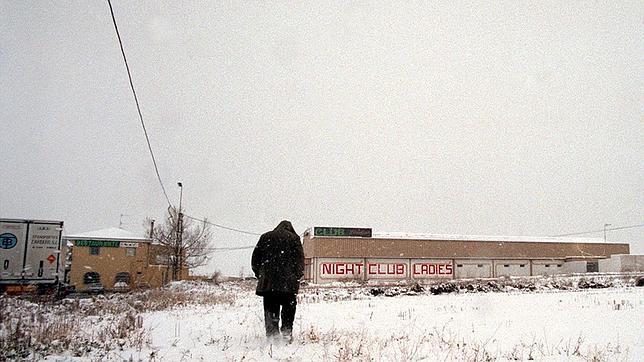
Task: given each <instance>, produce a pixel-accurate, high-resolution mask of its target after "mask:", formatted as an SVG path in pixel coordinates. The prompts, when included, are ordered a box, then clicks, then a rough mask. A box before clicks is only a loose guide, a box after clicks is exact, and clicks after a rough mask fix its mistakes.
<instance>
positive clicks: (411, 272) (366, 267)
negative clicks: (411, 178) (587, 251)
mask: <svg viewBox="0 0 644 362" xmlns="http://www.w3.org/2000/svg"><path fill="white" fill-rule="evenodd" d="M309 260H310V269H309V270H310V272H308V271H307V275H310V277H309V278H308V279H309V280H312V281H313V282H315V283H328V282H334V281H352V280H353V281H380V282H389V281H393V282H395V281H403V280H418V281H429V280H441V279H442V280H450V279H478V278H496V277H503V276H513V277H520V276H531V275H533V276H536V275H555V274H566V273H586V272H587V270H588V263H589V262H590V263H595V262H599V271H600V272H627V271H637V270H639V271H642V270H644V267H643V266H644V255H618V256H613V258H611V259H599V260H597V259H587V260H575V259H573V260H568V261H566V260H564V259H534V260H531V259H438V258H437V259H429V258H427V259H422V258H418V259H409V258H408V259H403V258H311V259H309Z"/></svg>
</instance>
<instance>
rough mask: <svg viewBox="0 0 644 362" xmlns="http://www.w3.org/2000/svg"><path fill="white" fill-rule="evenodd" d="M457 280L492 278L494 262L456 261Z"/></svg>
mask: <svg viewBox="0 0 644 362" xmlns="http://www.w3.org/2000/svg"><path fill="white" fill-rule="evenodd" d="M455 262H456V268H455V269H454V270H455V273H456V274H455V275H456V279H469V278H492V276H493V274H492V269H493V266H492V264H493V263H492V260H459V259H456V261H455Z"/></svg>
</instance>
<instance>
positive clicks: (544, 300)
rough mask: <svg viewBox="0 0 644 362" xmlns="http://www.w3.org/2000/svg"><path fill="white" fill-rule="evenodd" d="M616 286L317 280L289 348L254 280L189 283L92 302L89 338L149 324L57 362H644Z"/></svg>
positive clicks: (631, 315) (624, 292)
mask: <svg viewBox="0 0 644 362" xmlns="http://www.w3.org/2000/svg"><path fill="white" fill-rule="evenodd" d="M613 285H617V286H613V287H610V288H603V289H578V288H572V289H571V290H556V289H550V288H539V289H537V290H536V291H533V292H529V291H525V290H519V289H515V287H509V286H505V287H503V290H504V292H489V293H485V292H459V293H449V294H440V295H433V294H431V292H430V291H429V288H426V289H425V291H417V292H410V291H408V290H407V292H408V293H404V292H405V290H404V289H403V290H402V291H403V293H398V292H400V291H401V290H400V289H384V290H385V291H386V292H387V293H385V294H388V295H392V294H397V295H395V296H386V295H385V294H379V293H372V291H373V292H376V291H377V290H373V289H372V288H371V287H357V288H346V287H344V286H336V287H330V288H322V287H315V286H314V287H309V288H306V289H304V290H303V291H302V293H301V294H300V298H299V299H300V300H299V304H298V310H297V316H296V322H295V326H294V336H295V340H294V342H293V343H292V344H286V343H284V342H281V341H280V342H269V341H267V340H266V338H265V336H264V331H263V310H262V303H261V298H260V297H257V296H255V295H254V293H253V290H252V284H250V283H224V284H221V285H218V286H213V285H208V284H193V283H180V284H176V285H174V286H172V287H171V288H170V290H169V292H171V293H173V296H172V298H170V299H169V300H171V308H167V307H166V306H165V305H163V303H157V304H155V301H160V300H162V299H164V298H166V297H164V296H162V295H161V294H158V295H148V296H146V297H145V298H143V299H142V300H141V301H132V300H131V299H127V298H133V297H132V296H130V297H125V296H123V297H119V296H116V297H108V298H104V299H97V300H95V301H90V300H87V301H83V302H82V303H81V304H82V305H84V306H85V308H91V307H92V305H94V306H96V307H97V308H98V307H99V305H101V306H109V307H108V308H107V309H106V311H105V312H101V313H100V314H101V316H98V317H97V316H88V317H85V318H87V319H86V320H85V322H83V323H87V322H88V321H90V322H91V321H93V322H92V323H94V326H91V325H86V326H83V327H82V328H80V329H84V333H85V335H87V334H92V335H98V334H101V335H114V333H112V332H104V330H101V331H102V332H101V331H99V330H98V328H105V321H110V320H113V319H110V318H109V315H103V314H109V313H110V311H117V312H116V313H121V314H122V312H118V311H121V310H123V309H119V308H125V307H127V308H131V307H130V305H132V306H133V309H132V310H133V311H139V312H137V313H138V314H137V315H138V316H139V317H140V318H137V320H139V321H133V322H132V323H130V324H127V323H125V322H123V321H121V322H118V318H116V320H115V322H114V323H115V324H116V323H117V322H118V323H120V324H122V325H124V326H130V328H132V329H134V330H135V331H134V332H136V333H135V336H136V337H135V338H131V337H124V336H120V337H114V341H107V342H105V341H103V342H100V343H99V342H95V341H94V342H90V343H89V347H88V348H87V350H86V351H82V350H81V351H80V352H79V350H78V349H76V351H75V352H74V353H65V352H62V353H60V352H58V353H55V354H53V355H49V356H48V357H47V359H48V360H52V361H53V360H70V359H74V360H97V359H103V360H135V361H137V360H144V361H147V360H156V361H180V360H183V361H200V360H205V361H214V360H256V361H257V360H259V361H263V360H291V361H310V360H344V361H346V360H381V361H391V360H396V361H402V360H428V361H433V360H490V359H497V360H510V359H522V360H526V359H530V358H535V359H550V360H552V359H554V360H590V359H596V360H611V361H612V360H634V361H638V360H639V361H641V360H644V328H642V327H641V326H642V325H644V288H641V287H639V288H638V287H633V286H629V285H628V283H627V284H625V285H624V284H621V283H619V282H617V283H614V284H613ZM391 290H394V291H396V293H390V291H391ZM373 294H379V295H377V296H375V295H373ZM124 305H125V307H124ZM119 306H120V307H119ZM12 308H16V307H15V305H14V306H13V307H12ZM19 308H23V309H25V308H26V309H29V308H35V307H34V305H33V304H28V305H22V306H20V307H19ZM77 309H78V308H77ZM81 309H82V308H81ZM146 310H147V311H146ZM151 310H153V311H151ZM130 318H131V317H130ZM93 328H94V331H92V329H93ZM70 333H75V332H70ZM143 335H144V336H145V337H142V336H143ZM110 342H114V343H110ZM101 343H104V344H101ZM74 354H76V355H77V356H79V357H73V356H74ZM32 357H33V356H32Z"/></svg>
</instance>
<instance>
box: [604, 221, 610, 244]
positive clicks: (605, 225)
mask: <svg viewBox="0 0 644 362" xmlns="http://www.w3.org/2000/svg"><path fill="white" fill-rule="evenodd" d="M606 226H611V224H604V242H606Z"/></svg>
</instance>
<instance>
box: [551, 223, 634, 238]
mask: <svg viewBox="0 0 644 362" xmlns="http://www.w3.org/2000/svg"><path fill="white" fill-rule="evenodd" d="M641 227H644V224H637V225H627V226H619V227H614V228H606V231H612V230H624V229H634V228H641ZM603 231H604V229H598V230H589V231H582V232H578V233H570V234H560V235H552V236H555V237H556V236H573V235H584V234H595V233H601V232H603Z"/></svg>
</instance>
